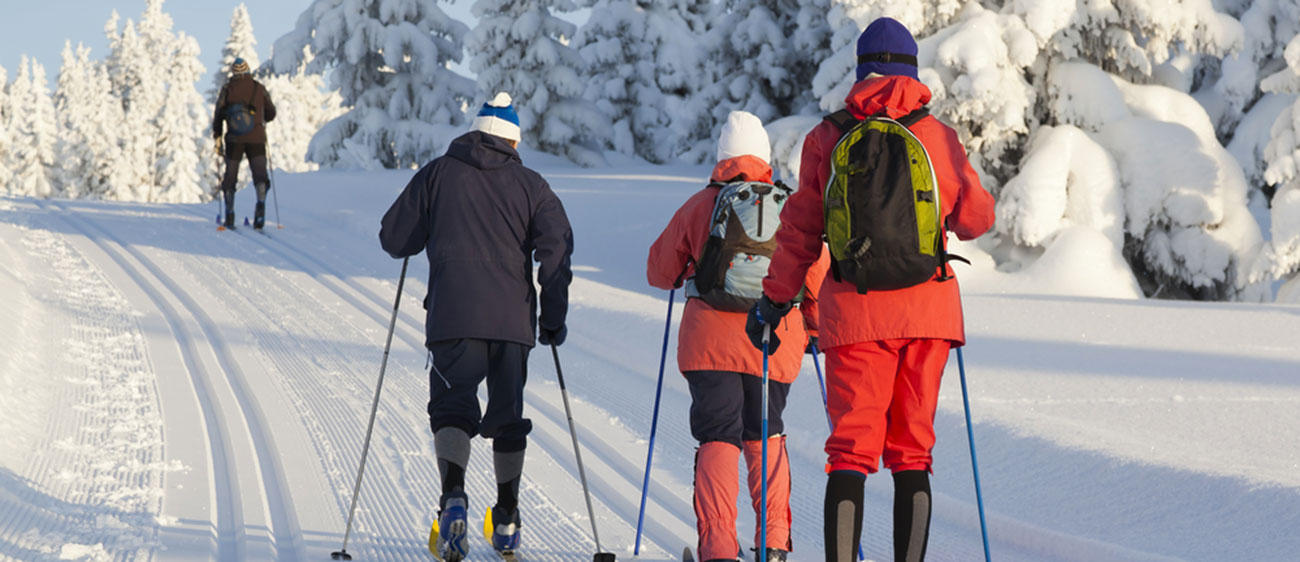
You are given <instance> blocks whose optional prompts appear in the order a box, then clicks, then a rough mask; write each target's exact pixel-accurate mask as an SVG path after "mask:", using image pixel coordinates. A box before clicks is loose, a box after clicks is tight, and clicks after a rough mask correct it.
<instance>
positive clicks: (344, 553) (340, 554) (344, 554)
mask: <svg viewBox="0 0 1300 562" xmlns="http://www.w3.org/2000/svg"><path fill="white" fill-rule="evenodd" d="M410 261H411V258H409V257H408V258H406V259H403V260H402V274H401V276H400V277H398V278H397V298H395V299H394V300H393V319H392V320H389V321H388V340H387V341H385V342H384V360H383V362H381V363H380V364H379V382H378V383H377V384H376V385H375V400H374V403H372V404H371V405H370V425H368V426H366V440H365V442H364V443H363V444H362V445H361V466H359V467H357V483H356V485H355V486H353V487H352V507H349V508H348V526H347V529H346V530H345V531H343V548H342V549H341V550H338V551H335V552H332V553H330V558H333V559H334V560H351V559H352V555H351V554H348V536H349V535H351V534H352V517H353V516H354V515H356V513H357V496H358V495H360V493H361V477H362V476H363V475H364V474H365V473H366V453H368V452H370V434H371V432H373V431H374V429H375V412H377V411H379V392H380V391H381V390H383V388H384V371H385V370H386V369H387V368H388V350H389V349H391V348H392V346H393V329H394V328H396V327H397V307H398V305H400V304H402V285H404V284H405V283H406V265H407V264H408V263H410Z"/></svg>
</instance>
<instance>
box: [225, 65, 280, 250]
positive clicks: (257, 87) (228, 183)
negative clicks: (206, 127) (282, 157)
mask: <svg viewBox="0 0 1300 562" xmlns="http://www.w3.org/2000/svg"><path fill="white" fill-rule="evenodd" d="M250 72H251V69H250V68H249V66H248V63H247V62H245V61H244V59H242V58H240V59H235V63H234V64H233V65H231V67H230V80H229V81H228V82H226V85H225V86H222V87H221V94H220V95H218V96H217V105H216V108H215V110H214V111H213V114H212V136H213V137H215V138H216V139H217V155H219V156H223V157H224V158H225V160H226V175H225V177H224V178H222V180H221V191H222V193H223V194H224V195H225V199H226V220H225V226H226V228H234V226H235V209H234V208H235V184H236V183H238V181H239V163H240V161H241V160H243V158H244V155H246V154H247V155H248V165H249V167H250V168H252V171H253V186H254V187H256V188H257V208H256V209H255V211H254V213H253V228H256V229H258V230H261V229H262V225H263V224H265V223H266V192H267V190H268V189H270V188H271V181H270V180H269V179H268V178H267V175H266V123H269V122H271V121H274V120H275V104H273V103H271V95H270V94H268V93H267V91H266V87H264V86H262V84H261V83H259V82H258V81H257V80H254V79H253V75H252V74H251V73H250ZM227 127H228V128H229V130H228V131H224V132H225V139H224V140H225V142H224V143H223V141H222V132H223V130H225V129H226V128H227ZM223 146H224V148H223Z"/></svg>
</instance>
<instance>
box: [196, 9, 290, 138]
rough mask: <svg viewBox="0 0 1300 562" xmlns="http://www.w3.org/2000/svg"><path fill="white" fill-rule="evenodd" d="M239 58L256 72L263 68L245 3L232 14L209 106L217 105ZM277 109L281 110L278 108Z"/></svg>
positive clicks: (209, 89) (213, 80) (210, 90)
mask: <svg viewBox="0 0 1300 562" xmlns="http://www.w3.org/2000/svg"><path fill="white" fill-rule="evenodd" d="M238 58H242V59H244V62H247V63H248V66H249V67H250V68H253V69H255V70H256V69H257V68H258V67H260V66H261V59H259V58H258V56H257V37H256V36H254V35H253V20H252V18H250V17H249V16H248V7H247V6H245V5H244V3H243V2H240V3H239V5H238V6H235V10H234V12H232V13H231V14H230V35H229V36H227V37H226V44H225V46H224V47H222V48H221V61H220V62H219V63H218V65H217V73H216V74H215V75H213V77H212V86H211V87H209V88H208V91H207V100H208V103H209V104H213V103H217V95H218V94H220V93H221V87H222V86H225V85H226V81H227V80H229V79H230V67H231V66H232V65H234V64H235V59H238ZM271 99H272V100H274V99H275V98H274V97H272V98H271ZM276 109H277V110H279V109H280V108H279V107H278V106H277V107H276ZM277 118H278V117H277Z"/></svg>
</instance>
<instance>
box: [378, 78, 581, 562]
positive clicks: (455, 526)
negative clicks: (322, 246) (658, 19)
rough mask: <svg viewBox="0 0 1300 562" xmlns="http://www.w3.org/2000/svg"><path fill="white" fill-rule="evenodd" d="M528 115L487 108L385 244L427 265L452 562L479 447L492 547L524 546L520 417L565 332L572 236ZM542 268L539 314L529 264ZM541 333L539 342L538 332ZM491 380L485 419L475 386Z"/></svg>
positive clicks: (405, 204) (432, 378)
mask: <svg viewBox="0 0 1300 562" xmlns="http://www.w3.org/2000/svg"><path fill="white" fill-rule="evenodd" d="M519 138H520V136H519V117H518V116H517V115H516V114H515V110H514V107H513V106H511V104H510V96H509V95H507V94H505V93H500V94H497V95H496V97H495V98H494V99H493V100H492V101H490V102H488V103H485V104H483V107H482V109H481V110H480V111H479V112H478V116H477V117H475V119H474V121H473V123H472V125H471V131H470V132H468V133H466V134H464V135H461V136H460V137H459V138H457V139H455V140H454V141H452V143H451V146H450V147H449V148H448V149H447V153H446V155H444V156H441V157H439V158H437V159H435V160H434V161H433V162H431V163H429V164H428V165H426V166H425V167H424V168H422V169H421V170H420V171H419V172H417V173H416V174H415V177H414V178H412V179H411V181H410V183H408V184H407V186H406V189H405V190H404V191H402V193H401V195H399V196H398V198H397V200H396V201H395V202H393V205H392V207H391V208H389V209H388V213H387V214H385V215H384V219H383V228H382V230H380V232H379V240H380V242H381V243H382V245H383V248H384V250H385V251H387V252H388V253H389V255H391V256H393V257H394V258H402V257H407V256H413V255H415V254H418V253H419V252H420V251H421V250H424V251H425V252H426V254H427V256H428V258H429V294H428V296H427V297H426V299H425V308H426V309H427V310H428V316H427V326H426V341H425V345H426V346H427V347H428V349H429V352H430V353H431V355H432V358H433V369H432V370H431V371H430V373H429V423H430V426H431V427H432V429H433V435H434V448H435V450H436V453H437V457H438V469H439V471H440V472H441V473H442V497H441V500H440V502H439V504H440V505H439V508H440V510H439V516H438V536H437V538H436V540H435V541H434V542H435V543H436V544H434V545H432V547H433V548H434V549H435V550H436V552H435V554H437V555H438V556H440V557H441V558H442V559H443V560H447V561H457V560H462V559H464V557H465V555H466V552H467V551H468V549H469V545H468V543H467V541H466V534H467V530H468V528H469V526H468V524H467V516H468V510H469V497H468V496H467V494H466V492H465V468H466V467H467V466H469V454H470V439H471V438H473V437H474V436H475V435H482V436H483V437H486V438H489V439H492V451H493V462H494V465H495V468H496V481H497V502H496V505H494V506H492V508H491V509H490V511H489V516H490V517H491V520H492V523H493V524H494V528H493V529H492V536H491V539H492V545H493V547H494V548H495V549H496V550H497V551H500V552H513V551H514V550H515V549H516V548H518V546H519V540H520V534H519V527H520V516H519V480H520V477H521V475H522V473H523V467H524V448H525V446H526V445H527V440H526V438H527V436H528V433H529V431H531V430H532V427H533V424H532V421H530V420H528V419H527V418H524V417H523V411H524V410H523V408H524V382H525V381H526V380H527V375H528V371H527V367H528V353H529V351H530V350H531V349H532V347H533V340H534V338H536V340H537V341H538V342H540V343H541V344H542V345H557V346H558V345H560V344H562V343H564V339H565V335H566V334H567V333H568V330H567V328H566V327H565V316H566V314H567V312H568V299H569V282H570V281H571V280H572V278H573V273H572V271H571V270H570V266H569V256H570V254H572V253H573V232H572V230H571V229H570V227H569V219H568V217H567V215H565V212H564V206H563V205H561V204H560V199H559V198H558V197H556V196H555V193H554V192H553V191H551V188H550V186H549V185H548V184H547V183H546V180H544V179H542V176H541V175H539V174H538V173H537V172H534V171H533V170H530V169H528V168H526V167H524V165H523V163H522V161H521V160H520V158H519V153H518V152H516V150H515V149H516V147H517V146H518V144H519ZM534 260H535V261H537V262H539V263H540V269H538V272H537V277H538V279H537V281H538V284H539V285H540V286H541V298H540V301H541V316H540V319H539V318H538V311H537V308H538V300H539V299H538V295H537V294H536V291H535V289H534V288H533V267H532V265H531V262H532V261H534ZM535 330H536V333H535ZM484 381H486V382H487V393H488V402H487V409H486V412H484V411H480V409H479V402H478V395H477V392H478V386H479V384H480V383H483V382H484Z"/></svg>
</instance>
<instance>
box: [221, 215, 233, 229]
mask: <svg viewBox="0 0 1300 562" xmlns="http://www.w3.org/2000/svg"><path fill="white" fill-rule="evenodd" d="M222 226H224V227H226V228H229V229H231V230H234V229H235V212H234V211H226V222H224V223H222Z"/></svg>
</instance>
